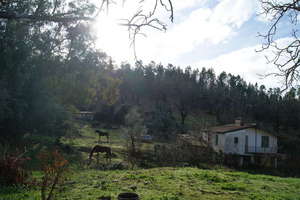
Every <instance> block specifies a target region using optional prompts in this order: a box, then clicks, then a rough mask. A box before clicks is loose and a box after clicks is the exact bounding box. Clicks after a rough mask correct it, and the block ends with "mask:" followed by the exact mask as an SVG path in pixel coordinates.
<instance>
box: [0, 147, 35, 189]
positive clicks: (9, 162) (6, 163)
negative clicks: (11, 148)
mask: <svg viewBox="0 0 300 200" xmlns="http://www.w3.org/2000/svg"><path fill="white" fill-rule="evenodd" d="M27 160H29V158H27V157H25V156H24V153H19V152H17V153H12V154H7V153H4V154H3V155H2V158H1V159H0V185H5V186H11V185H24V184H27V183H28V178H29V173H28V171H27V170H25V168H24V165H25V162H26V161H27Z"/></svg>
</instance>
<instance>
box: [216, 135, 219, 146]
mask: <svg viewBox="0 0 300 200" xmlns="http://www.w3.org/2000/svg"><path fill="white" fill-rule="evenodd" d="M218 144H219V136H218V135H216V145H218Z"/></svg>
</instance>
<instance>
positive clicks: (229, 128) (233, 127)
mask: <svg viewBox="0 0 300 200" xmlns="http://www.w3.org/2000/svg"><path fill="white" fill-rule="evenodd" d="M254 127H256V124H244V125H239V124H227V125H222V126H215V127H211V128H210V129H209V130H210V131H211V132H214V133H228V132H233V131H238V130H243V129H247V128H254Z"/></svg>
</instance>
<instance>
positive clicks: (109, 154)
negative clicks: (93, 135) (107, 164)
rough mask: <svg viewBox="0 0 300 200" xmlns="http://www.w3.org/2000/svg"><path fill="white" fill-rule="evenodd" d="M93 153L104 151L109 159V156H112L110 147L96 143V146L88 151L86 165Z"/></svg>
mask: <svg viewBox="0 0 300 200" xmlns="http://www.w3.org/2000/svg"><path fill="white" fill-rule="evenodd" d="M94 153H97V154H99V153H105V156H106V159H109V160H110V161H111V156H112V153H111V148H110V147H106V146H100V145H96V146H94V148H93V149H92V151H91V152H90V155H89V163H88V165H90V164H91V162H92V159H93V155H94Z"/></svg>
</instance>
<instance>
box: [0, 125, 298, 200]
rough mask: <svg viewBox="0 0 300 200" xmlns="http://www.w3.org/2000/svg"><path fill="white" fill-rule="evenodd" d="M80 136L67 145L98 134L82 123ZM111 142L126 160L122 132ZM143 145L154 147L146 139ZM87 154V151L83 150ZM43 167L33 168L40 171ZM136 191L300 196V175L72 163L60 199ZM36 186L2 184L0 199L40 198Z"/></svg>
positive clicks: (164, 196) (176, 198) (279, 198)
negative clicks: (112, 167) (114, 167)
mask: <svg viewBox="0 0 300 200" xmlns="http://www.w3.org/2000/svg"><path fill="white" fill-rule="evenodd" d="M81 134H82V136H81V137H78V138H73V139H72V140H68V139H65V140H64V143H65V144H70V145H72V146H74V147H76V148H79V147H91V146H93V145H95V144H96V141H97V136H96V134H95V133H94V131H93V129H91V128H89V127H88V126H84V127H83V128H82V130H81ZM111 135H112V136H111V143H110V144H105V143H104V145H110V146H111V147H112V148H113V152H115V154H116V157H115V158H114V159H113V161H112V162H113V163H119V162H121V161H122V156H121V154H122V149H123V147H124V145H123V144H124V141H123V140H124V139H123V137H122V131H120V130H115V131H111ZM145 148H151V144H147V145H146V146H145ZM81 156H82V157H83V158H86V157H87V153H82V155H81ZM38 175H39V172H35V176H38ZM126 191H135V192H136V193H138V194H139V195H140V197H141V199H145V200H180V199H183V200H201V199H208V200H209V199H222V200H226V199H228V200H229V199H245V200H246V199H250V200H300V179H297V178H281V177H276V176H269V175H260V174H250V173H247V172H239V171H234V170H228V169H214V170H204V169H198V168H191V167H163V168H151V169H136V170H99V169H95V168H87V167H73V170H72V173H71V174H70V175H69V177H68V180H67V181H66V182H65V184H64V185H63V186H62V187H61V188H60V189H59V192H58V194H57V197H56V199H62V200H75V199H78V200H79V199H80V200H97V199H99V197H101V196H112V197H113V198H112V199H117V198H116V197H117V195H118V194H119V193H121V192H126ZM38 199H40V192H39V191H38V190H35V189H32V188H31V189H28V188H20V187H15V188H14V187H9V188H0V200H38Z"/></svg>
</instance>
